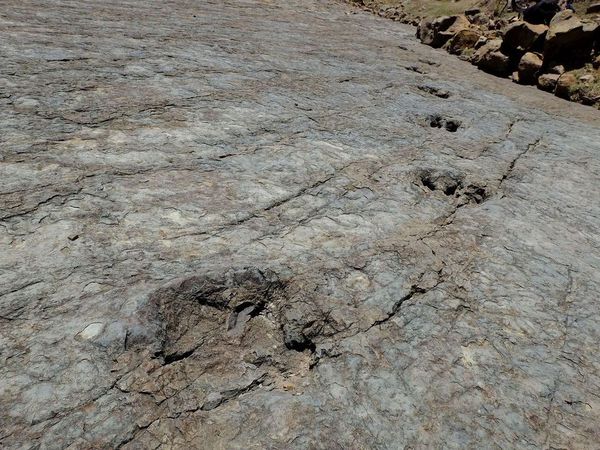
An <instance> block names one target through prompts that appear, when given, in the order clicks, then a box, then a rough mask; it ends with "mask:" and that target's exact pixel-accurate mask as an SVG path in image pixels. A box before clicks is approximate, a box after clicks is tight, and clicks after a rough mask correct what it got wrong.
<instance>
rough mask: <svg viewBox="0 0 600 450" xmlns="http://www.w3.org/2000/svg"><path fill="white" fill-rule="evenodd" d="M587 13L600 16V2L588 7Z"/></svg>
mask: <svg viewBox="0 0 600 450" xmlns="http://www.w3.org/2000/svg"><path fill="white" fill-rule="evenodd" d="M586 13H588V14H600V2H596V3H592V4H591V5H590V6H588V8H587V11H586Z"/></svg>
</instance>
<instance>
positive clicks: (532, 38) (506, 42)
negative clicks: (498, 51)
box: [502, 21, 548, 54]
mask: <svg viewBox="0 0 600 450" xmlns="http://www.w3.org/2000/svg"><path fill="white" fill-rule="evenodd" d="M547 31H548V27H547V26H546V25H532V24H530V23H527V22H523V21H518V22H514V23H512V24H510V25H509V26H508V27H507V28H506V29H505V30H504V39H503V42H502V51H504V52H505V53H517V54H523V53H525V52H527V51H530V50H533V49H535V48H537V47H539V48H540V49H541V47H542V43H543V42H544V37H545V36H546V32H547Z"/></svg>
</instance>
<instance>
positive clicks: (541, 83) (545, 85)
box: [537, 73, 560, 92]
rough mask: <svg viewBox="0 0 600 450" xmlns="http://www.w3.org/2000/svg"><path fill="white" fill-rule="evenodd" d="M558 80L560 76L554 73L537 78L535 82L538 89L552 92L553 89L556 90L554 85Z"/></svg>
mask: <svg viewBox="0 0 600 450" xmlns="http://www.w3.org/2000/svg"><path fill="white" fill-rule="evenodd" d="M559 78H560V75H558V74H555V73H545V74H542V75H540V76H539V77H538V80H537V81H538V83H537V85H538V88H540V89H541V90H542V91H547V92H554V89H555V88H556V83H557V82H558V79H559Z"/></svg>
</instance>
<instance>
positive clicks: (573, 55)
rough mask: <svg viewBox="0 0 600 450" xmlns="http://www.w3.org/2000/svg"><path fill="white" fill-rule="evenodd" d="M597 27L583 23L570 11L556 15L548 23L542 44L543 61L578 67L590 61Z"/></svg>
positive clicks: (594, 24)
mask: <svg viewBox="0 0 600 450" xmlns="http://www.w3.org/2000/svg"><path fill="white" fill-rule="evenodd" d="M598 28H599V25H598V24H596V23H584V22H582V21H581V20H580V19H579V18H578V17H577V16H576V15H575V14H573V12H572V11H570V10H565V11H562V12H561V13H559V14H557V15H556V16H555V17H554V18H553V19H552V21H551V22H550V27H549V29H548V33H547V34H546V41H545V44H544V61H545V62H546V63H547V64H563V65H565V66H566V67H570V68H573V67H579V66H581V65H583V64H584V63H585V62H588V61H590V58H591V52H592V48H593V46H594V41H595V39H596V36H597V33H598Z"/></svg>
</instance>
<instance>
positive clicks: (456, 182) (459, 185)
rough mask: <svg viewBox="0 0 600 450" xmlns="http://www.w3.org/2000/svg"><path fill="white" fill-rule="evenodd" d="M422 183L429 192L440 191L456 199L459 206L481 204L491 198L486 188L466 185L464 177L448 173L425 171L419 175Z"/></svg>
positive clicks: (477, 185)
mask: <svg viewBox="0 0 600 450" xmlns="http://www.w3.org/2000/svg"><path fill="white" fill-rule="evenodd" d="M418 180H419V181H420V183H421V184H422V185H423V186H424V187H426V188H427V189H428V190H429V191H438V192H441V193H443V194H444V195H445V196H447V197H451V198H453V199H456V200H457V202H458V205H459V206H462V205H466V204H469V203H475V204H480V203H483V202H484V201H486V200H487V199H488V198H489V192H488V189H487V187H486V186H482V185H479V184H477V183H468V184H467V183H465V182H464V177H462V176H459V175H455V174H452V173H448V172H437V171H430V170H425V171H422V172H421V173H420V174H419V175H418Z"/></svg>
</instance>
